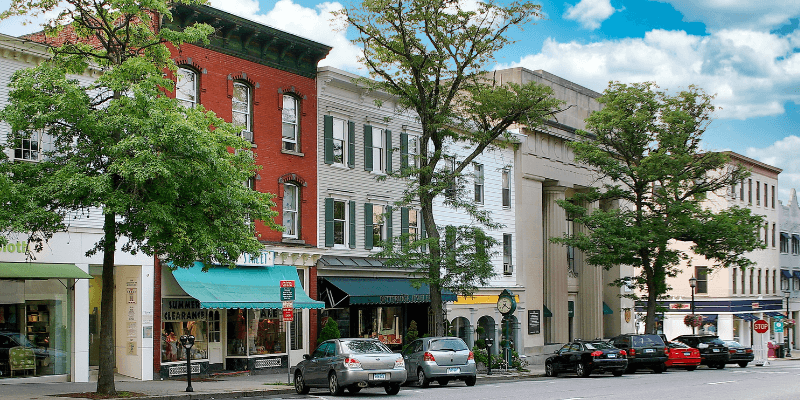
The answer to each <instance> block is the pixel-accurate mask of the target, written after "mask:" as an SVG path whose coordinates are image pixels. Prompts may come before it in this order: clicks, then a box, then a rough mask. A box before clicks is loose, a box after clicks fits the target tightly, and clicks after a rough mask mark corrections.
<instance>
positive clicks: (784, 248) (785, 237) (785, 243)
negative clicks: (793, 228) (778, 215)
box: [781, 232, 789, 253]
mask: <svg viewBox="0 0 800 400" xmlns="http://www.w3.org/2000/svg"><path fill="white" fill-rule="evenodd" d="M788 252H789V234H788V233H786V232H781V253H788Z"/></svg>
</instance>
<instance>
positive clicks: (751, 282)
mask: <svg viewBox="0 0 800 400" xmlns="http://www.w3.org/2000/svg"><path fill="white" fill-rule="evenodd" d="M755 274H756V271H755V270H753V269H751V270H750V294H753V291H754V289H755V287H754V286H755V285H753V276H754V275H755Z"/></svg>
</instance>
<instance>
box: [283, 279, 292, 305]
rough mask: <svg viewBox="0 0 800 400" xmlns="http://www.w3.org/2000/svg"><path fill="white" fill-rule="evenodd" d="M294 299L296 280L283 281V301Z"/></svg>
mask: <svg viewBox="0 0 800 400" xmlns="http://www.w3.org/2000/svg"><path fill="white" fill-rule="evenodd" d="M292 300H294V281H281V301H292Z"/></svg>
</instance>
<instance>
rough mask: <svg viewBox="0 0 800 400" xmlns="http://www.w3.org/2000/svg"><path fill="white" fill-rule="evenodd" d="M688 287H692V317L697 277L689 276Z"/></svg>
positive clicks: (693, 327)
mask: <svg viewBox="0 0 800 400" xmlns="http://www.w3.org/2000/svg"><path fill="white" fill-rule="evenodd" d="M689 287H690V288H692V318H694V291H695V289H696V288H697V278H695V277H694V276H693V277H691V278H689ZM694 329H695V326H694V323H692V335H694V333H695V332H694Z"/></svg>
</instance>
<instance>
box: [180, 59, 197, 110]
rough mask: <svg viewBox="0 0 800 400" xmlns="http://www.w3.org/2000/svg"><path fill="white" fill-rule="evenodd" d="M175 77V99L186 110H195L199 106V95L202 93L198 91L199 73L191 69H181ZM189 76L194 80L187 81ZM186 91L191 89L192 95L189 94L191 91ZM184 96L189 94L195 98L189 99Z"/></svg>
mask: <svg viewBox="0 0 800 400" xmlns="http://www.w3.org/2000/svg"><path fill="white" fill-rule="evenodd" d="M175 75H176V77H175V99H177V100H178V102H180V104H181V105H182V106H184V107H186V108H194V107H195V106H196V105H197V100H198V96H197V94H198V93H199V92H200V91H199V90H198V87H199V85H198V83H199V79H198V74H197V71H195V70H193V69H191V68H186V67H179V68H178V72H177V73H176V74H175ZM188 76H191V78H192V79H191V80H187V79H186V78H187V77H188ZM186 89H191V92H192V93H187V92H189V91H188V90H186ZM184 94H189V95H190V96H192V97H193V98H188V97H186V96H184Z"/></svg>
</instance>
